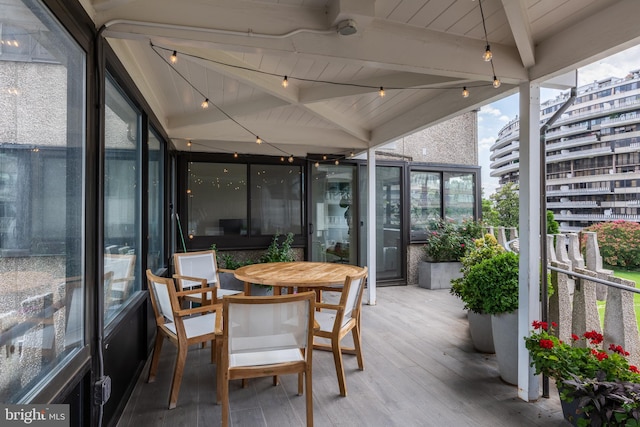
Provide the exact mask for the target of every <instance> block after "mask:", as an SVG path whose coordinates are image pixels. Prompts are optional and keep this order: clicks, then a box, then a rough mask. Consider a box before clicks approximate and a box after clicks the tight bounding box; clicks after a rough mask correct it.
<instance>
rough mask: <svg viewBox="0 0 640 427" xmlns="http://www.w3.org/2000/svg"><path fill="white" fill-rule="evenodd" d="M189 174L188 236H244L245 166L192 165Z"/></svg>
mask: <svg viewBox="0 0 640 427" xmlns="http://www.w3.org/2000/svg"><path fill="white" fill-rule="evenodd" d="M188 173H189V179H188V189H187V192H188V206H187V210H188V212H189V221H188V227H189V228H188V234H189V235H191V236H223V235H224V236H227V235H238V236H239V235H246V234H247V165H242V164H232V163H204V162H191V163H189V171H188ZM185 231H187V230H185ZM185 237H186V236H185Z"/></svg>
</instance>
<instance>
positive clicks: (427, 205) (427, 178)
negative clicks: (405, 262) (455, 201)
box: [409, 171, 442, 240]
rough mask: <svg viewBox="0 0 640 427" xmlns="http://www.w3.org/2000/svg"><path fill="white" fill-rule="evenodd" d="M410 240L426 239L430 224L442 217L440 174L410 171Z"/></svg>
mask: <svg viewBox="0 0 640 427" xmlns="http://www.w3.org/2000/svg"><path fill="white" fill-rule="evenodd" d="M410 185H411V188H410V190H409V191H410V198H411V213H410V214H411V239H414V240H422V239H426V237H427V230H428V229H429V226H430V224H434V223H436V222H437V221H438V220H439V219H440V218H441V216H442V206H441V197H440V192H441V174H440V172H422V171H411V184H410Z"/></svg>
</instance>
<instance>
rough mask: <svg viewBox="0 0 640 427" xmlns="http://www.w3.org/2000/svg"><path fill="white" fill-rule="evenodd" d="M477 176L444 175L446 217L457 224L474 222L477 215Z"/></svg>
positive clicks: (462, 174) (469, 174) (449, 173)
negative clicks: (467, 221) (475, 214)
mask: <svg viewBox="0 0 640 427" xmlns="http://www.w3.org/2000/svg"><path fill="white" fill-rule="evenodd" d="M474 206H475V175H474V174H472V173H466V172H462V173H453V172H445V173H444V216H445V218H447V219H452V220H454V221H456V222H462V221H463V220H473V219H474V217H475V216H474V213H475V209H474Z"/></svg>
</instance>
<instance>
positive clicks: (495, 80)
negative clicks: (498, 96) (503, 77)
mask: <svg viewBox="0 0 640 427" xmlns="http://www.w3.org/2000/svg"><path fill="white" fill-rule="evenodd" d="M501 84H502V83H501V82H500V79H498V78H497V77H496V76H493V87H495V88H496V89H497V88H499V87H500V85H501Z"/></svg>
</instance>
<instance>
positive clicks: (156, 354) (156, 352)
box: [147, 332, 164, 383]
mask: <svg viewBox="0 0 640 427" xmlns="http://www.w3.org/2000/svg"><path fill="white" fill-rule="evenodd" d="M163 342H164V335H162V334H161V333H159V332H158V333H157V334H156V344H155V346H154V347H153V357H152V358H151V366H150V367H149V377H148V378H147V382H148V383H152V382H154V381H155V380H156V374H157V373H158V364H159V362H160V350H162V343H163Z"/></svg>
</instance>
